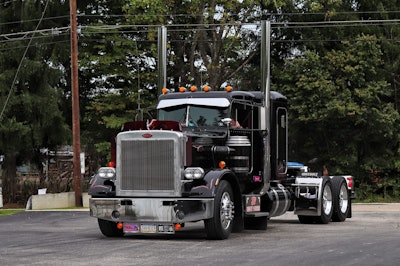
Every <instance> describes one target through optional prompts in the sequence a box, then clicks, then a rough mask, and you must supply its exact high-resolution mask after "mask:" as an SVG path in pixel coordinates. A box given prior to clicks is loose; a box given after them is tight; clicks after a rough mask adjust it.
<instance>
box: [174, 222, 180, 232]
mask: <svg viewBox="0 0 400 266" xmlns="http://www.w3.org/2000/svg"><path fill="white" fill-rule="evenodd" d="M174 227H175V231H179V230H181V228H182V225H181V224H175V225H174Z"/></svg>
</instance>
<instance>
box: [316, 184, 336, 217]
mask: <svg viewBox="0 0 400 266" xmlns="http://www.w3.org/2000/svg"><path fill="white" fill-rule="evenodd" d="M332 214H333V194H332V184H331V180H330V178H329V177H324V179H323V180H322V195H321V216H317V217H315V221H316V222H317V223H320V224H327V223H329V222H330V221H331V219H332Z"/></svg>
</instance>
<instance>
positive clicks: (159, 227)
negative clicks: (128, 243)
mask: <svg viewBox="0 0 400 266" xmlns="http://www.w3.org/2000/svg"><path fill="white" fill-rule="evenodd" d="M124 233H126V234H138V233H142V234H155V233H160V234H173V233H175V230H174V225H173V224H139V223H124Z"/></svg>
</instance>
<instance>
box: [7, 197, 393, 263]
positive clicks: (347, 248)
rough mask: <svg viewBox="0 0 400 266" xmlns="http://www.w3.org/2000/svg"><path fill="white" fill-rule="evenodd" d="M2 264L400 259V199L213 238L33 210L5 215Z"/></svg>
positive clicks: (190, 230) (194, 230)
mask: <svg viewBox="0 0 400 266" xmlns="http://www.w3.org/2000/svg"><path fill="white" fill-rule="evenodd" d="M0 265H185V266H186V265H296V266H298V265H400V204H373V205H355V206H354V212H353V218H351V219H348V220H346V221H345V222H343V223H330V224H328V225H302V224H300V223H299V222H298V220H297V217H296V216H294V215H293V213H287V214H285V215H283V216H280V217H277V218H273V219H271V220H270V222H269V224H268V229H267V231H244V232H243V233H236V234H232V235H231V237H230V238H229V239H227V240H223V241H211V240H206V239H205V233H204V228H203V224H202V223H196V224H192V225H190V226H186V227H185V228H184V229H183V230H182V231H181V232H178V233H177V234H176V235H174V236H169V237H155V236H149V237H148V236H146V237H143V236H129V237H124V238H106V237H103V236H102V234H101V233H100V231H99V230H98V227H97V220H96V219H95V218H92V217H89V214H88V212H87V211H26V212H22V213H19V214H16V215H12V216H5V217H0Z"/></svg>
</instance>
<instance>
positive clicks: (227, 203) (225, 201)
mask: <svg viewBox="0 0 400 266" xmlns="http://www.w3.org/2000/svg"><path fill="white" fill-rule="evenodd" d="M233 214H234V204H233V202H232V200H231V196H230V195H229V193H228V192H224V194H222V197H221V208H220V219H221V225H222V228H223V229H225V230H226V229H228V228H229V226H230V224H231V222H232V220H233Z"/></svg>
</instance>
